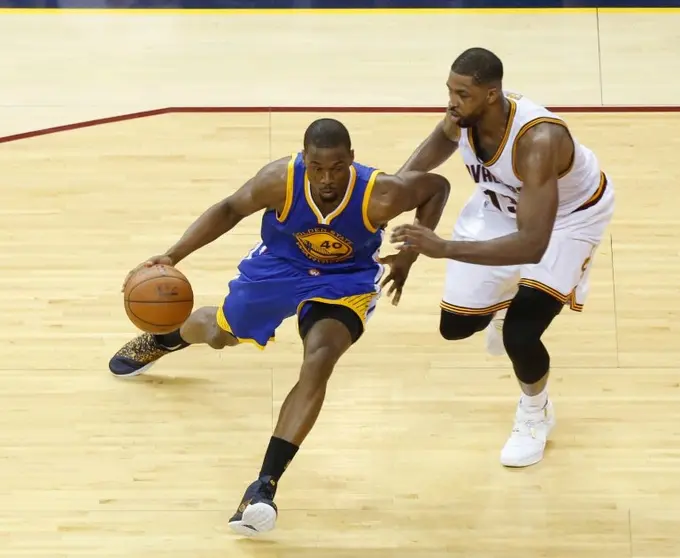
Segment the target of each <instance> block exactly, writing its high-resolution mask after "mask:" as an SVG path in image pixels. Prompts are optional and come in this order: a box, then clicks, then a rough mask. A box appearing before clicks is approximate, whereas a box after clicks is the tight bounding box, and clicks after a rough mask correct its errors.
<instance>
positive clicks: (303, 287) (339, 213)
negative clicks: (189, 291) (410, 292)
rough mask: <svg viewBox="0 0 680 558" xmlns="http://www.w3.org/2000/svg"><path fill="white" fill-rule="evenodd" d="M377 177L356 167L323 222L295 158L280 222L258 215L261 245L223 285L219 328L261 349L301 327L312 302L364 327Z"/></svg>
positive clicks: (376, 270)
mask: <svg viewBox="0 0 680 558" xmlns="http://www.w3.org/2000/svg"><path fill="white" fill-rule="evenodd" d="M379 173H380V171H379V170H377V169H374V168H371V167H366V166H364V165H360V164H358V163H354V164H353V165H352V166H351V167H350V180H349V185H348V187H347V192H346V193H345V196H344V198H343V200H342V202H341V203H340V205H338V207H337V209H335V210H334V211H332V212H331V213H329V214H328V215H326V216H325V217H324V216H323V215H322V213H321V211H319V209H318V207H317V206H316V204H315V203H314V200H313V199H312V192H311V186H310V184H309V180H308V179H307V172H306V167H305V163H304V160H303V158H302V154H301V153H298V154H294V155H293V156H292V157H291V160H290V162H289V163H288V179H287V185H286V186H287V187H286V201H285V204H284V207H283V209H282V211H281V213H280V214H278V212H277V211H274V210H269V211H266V212H265V214H264V215H263V217H262V227H261V241H260V242H259V243H258V244H257V246H255V248H253V249H252V250H251V251H250V252H249V253H248V255H247V256H246V257H245V258H244V259H243V260H241V262H240V264H239V266H238V271H239V274H238V275H237V276H236V278H234V279H233V280H232V281H231V282H230V283H229V294H228V295H227V296H226V298H225V299H224V303H223V304H222V306H221V307H220V308H219V309H218V311H217V323H218V324H219V326H220V327H221V328H222V329H224V330H226V331H228V332H229V333H231V334H232V335H234V336H235V337H236V338H237V339H239V340H240V341H248V342H252V343H255V344H256V345H257V346H259V347H260V348H264V346H265V345H266V344H267V342H268V341H270V340H273V339H274V333H275V331H276V328H277V327H278V326H279V325H280V324H281V322H283V320H285V319H286V318H289V317H291V316H294V315H296V314H297V315H298V319H302V318H303V316H304V313H305V311H306V310H307V308H308V305H306V304H305V303H307V302H312V301H318V302H325V303H330V304H339V305H342V306H345V307H347V308H350V309H351V310H353V311H354V312H355V313H356V314H357V316H358V317H359V318H360V319H361V321H362V323H364V324H365V323H366V320H368V318H369V316H370V315H371V313H372V311H373V309H374V307H375V304H376V302H377V299H378V296H379V293H380V287H379V282H380V278H381V276H382V274H383V270H384V267H383V265H381V264H380V263H378V261H377V258H378V252H379V250H380V245H381V243H382V238H383V232H384V228H383V227H380V228H376V227H374V226H373V225H372V224H371V223H370V221H369V220H368V216H367V212H368V202H369V200H370V197H371V191H372V189H373V184H374V183H375V179H376V176H377V175H378V174H379Z"/></svg>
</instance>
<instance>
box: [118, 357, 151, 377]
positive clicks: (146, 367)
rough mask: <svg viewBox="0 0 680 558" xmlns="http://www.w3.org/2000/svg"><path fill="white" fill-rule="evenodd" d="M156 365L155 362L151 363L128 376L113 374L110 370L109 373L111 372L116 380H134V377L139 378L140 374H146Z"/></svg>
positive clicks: (129, 373)
mask: <svg viewBox="0 0 680 558" xmlns="http://www.w3.org/2000/svg"><path fill="white" fill-rule="evenodd" d="M154 364H156V362H155V361H154V362H150V363H149V364H147V365H146V366H142V367H141V368H139V369H138V370H133V371H132V372H128V373H127V374H116V373H115V372H111V370H109V372H111V375H112V376H115V377H116V378H132V377H134V376H139V375H140V374H144V372H146V371H147V370H149V368H151V367H152V366H153V365H154Z"/></svg>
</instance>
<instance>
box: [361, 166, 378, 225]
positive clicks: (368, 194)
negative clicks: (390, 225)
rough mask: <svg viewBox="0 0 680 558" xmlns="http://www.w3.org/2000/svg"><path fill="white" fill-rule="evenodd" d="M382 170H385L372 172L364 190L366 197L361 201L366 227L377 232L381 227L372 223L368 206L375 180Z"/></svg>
mask: <svg viewBox="0 0 680 558" xmlns="http://www.w3.org/2000/svg"><path fill="white" fill-rule="evenodd" d="M382 172H383V171H381V170H377V169H376V170H374V171H373V172H372V173H371V177H370V178H369V179H368V183H367V184H366V189H365V190H364V199H363V201H362V202H361V216H362V217H363V220H364V227H366V229H367V230H369V231H370V232H372V233H374V232H376V231H377V230H378V229H379V228H380V227H375V226H373V223H371V220H370V219H369V218H368V206H369V205H370V203H371V194H373V186H375V180H376V178H378V175H379V174H381V173H382Z"/></svg>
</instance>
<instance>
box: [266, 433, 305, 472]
mask: <svg viewBox="0 0 680 558" xmlns="http://www.w3.org/2000/svg"><path fill="white" fill-rule="evenodd" d="M298 449H300V448H299V447H298V446H296V445H295V444H291V443H290V442H286V440H284V439H282V438H276V437H275V436H272V437H271V438H270V440H269V446H268V447H267V453H265V455H264V461H263V462H262V469H260V478H261V477H272V478H273V479H274V481H276V482H277V483H278V482H279V479H280V478H281V476H282V475H283V472H284V471H285V470H286V468H287V467H288V464H289V463H290V462H291V461H292V460H293V457H295V454H296V453H297V451H298Z"/></svg>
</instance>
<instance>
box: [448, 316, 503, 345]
mask: <svg viewBox="0 0 680 558" xmlns="http://www.w3.org/2000/svg"><path fill="white" fill-rule="evenodd" d="M492 317H493V316H492V315H491V314H484V315H480V316H474V315H472V316H466V315H463V314H454V313H453V312H448V311H446V310H442V312H441V317H440V319H439V333H440V334H441V336H442V337H443V338H444V339H446V340H448V341H456V340H459V339H467V338H468V337H471V336H473V335H474V334H475V333H477V332H478V331H482V330H483V329H484V328H485V327H486V326H488V325H489V323H490V322H491V318H492Z"/></svg>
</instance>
